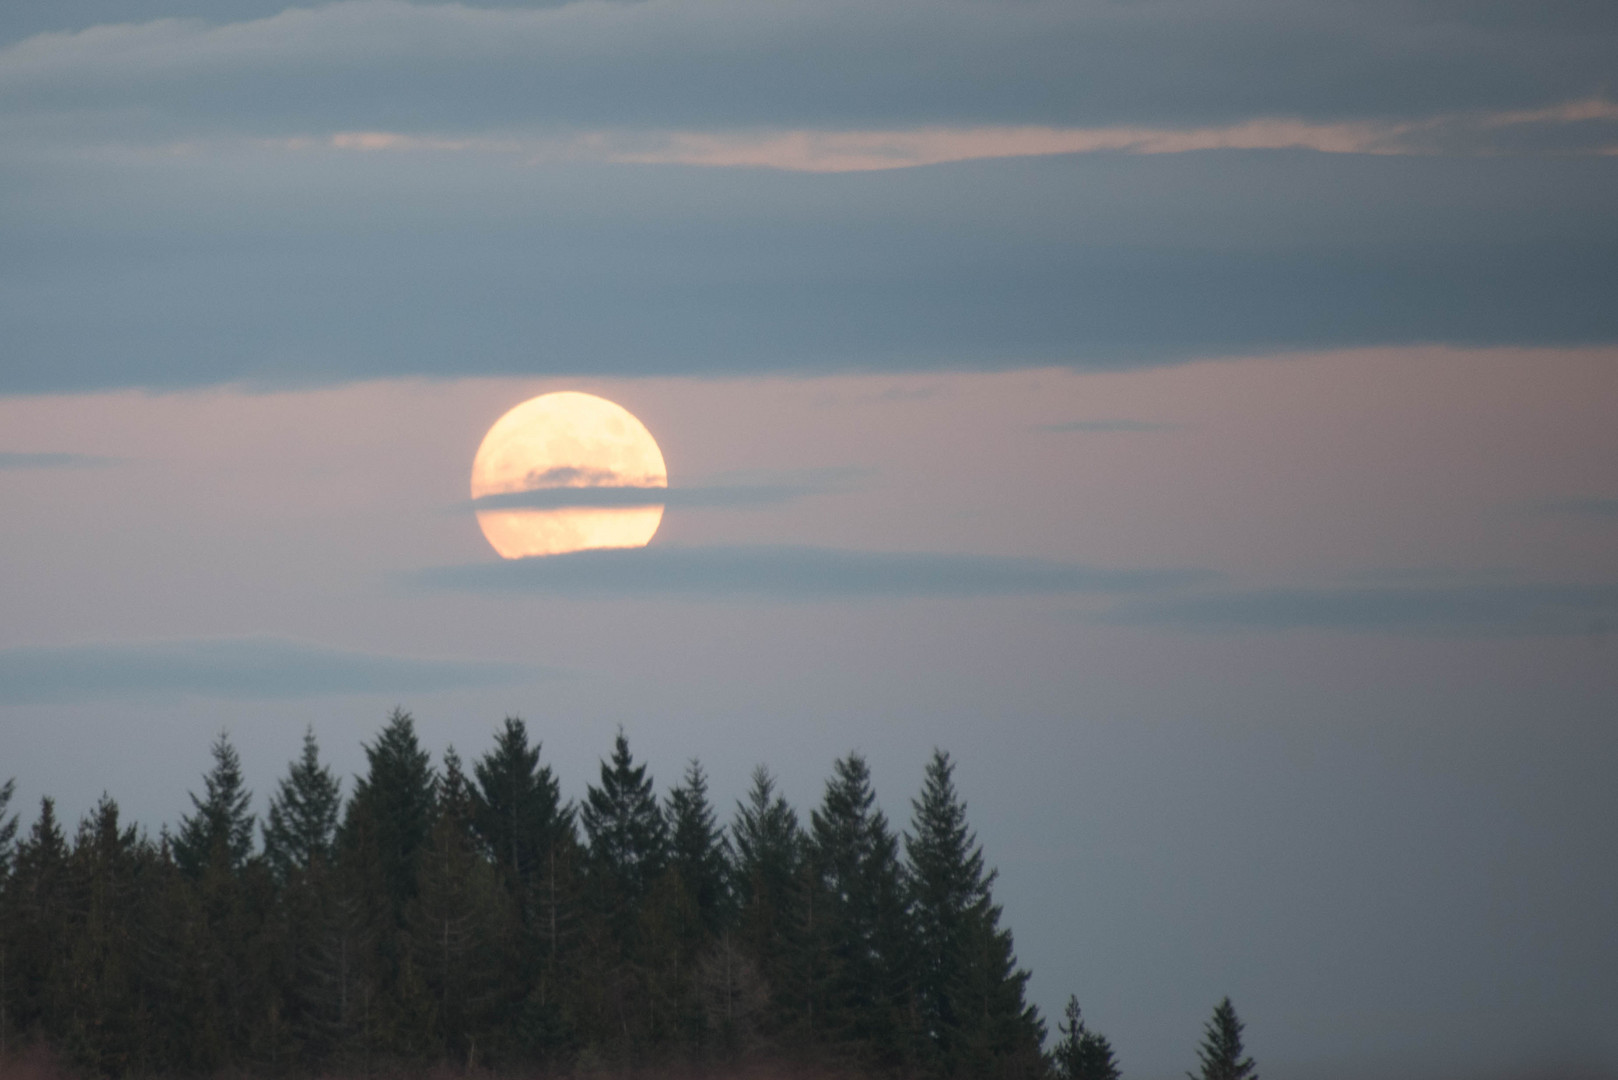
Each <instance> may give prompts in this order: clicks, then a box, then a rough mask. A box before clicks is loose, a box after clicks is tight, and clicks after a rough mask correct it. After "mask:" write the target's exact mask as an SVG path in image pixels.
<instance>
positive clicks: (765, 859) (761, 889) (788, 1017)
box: [730, 765, 810, 1028]
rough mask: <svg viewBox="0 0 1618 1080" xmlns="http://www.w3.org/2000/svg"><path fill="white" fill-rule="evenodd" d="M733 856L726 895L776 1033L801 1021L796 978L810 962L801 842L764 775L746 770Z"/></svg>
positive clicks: (794, 819) (801, 987) (803, 1002)
mask: <svg viewBox="0 0 1618 1080" xmlns="http://www.w3.org/2000/svg"><path fill="white" fill-rule="evenodd" d="M730 831H731V836H732V837H733V838H734V840H735V846H736V855H735V864H734V867H733V871H732V873H733V877H732V892H733V894H734V896H735V902H736V907H737V911H736V933H737V935H738V937H739V938H740V942H741V949H742V953H743V955H744V956H746V957H748V958H749V959H750V960H751V963H752V965H753V966H755V967H756V970H757V973H758V975H759V976H760V977H761V978H762V980H763V985H764V987H765V989H766V991H767V993H768V994H769V997H770V999H771V1005H772V1006H773V1008H772V1009H771V1012H770V1015H771V1018H772V1019H773V1020H774V1021H775V1026H776V1027H777V1028H781V1027H791V1026H794V1025H795V1024H796V1023H797V1022H798V1021H800V1020H807V1012H808V1010H807V1001H808V997H807V991H808V987H807V986H806V985H805V982H806V980H805V978H804V977H803V976H804V975H805V974H806V972H805V970H804V969H805V967H806V966H807V965H804V964H801V963H797V962H795V961H804V960H808V959H810V957H809V956H808V951H807V950H806V949H804V948H802V947H801V945H802V943H803V934H802V933H801V929H802V926H803V907H804V900H805V889H804V888H803V885H804V876H803V854H804V845H805V839H804V835H803V830H802V829H800V828H799V826H798V815H797V813H796V812H795V811H794V810H793V809H792V807H791V806H790V805H788V803H787V801H786V799H785V798H783V797H782V796H781V795H780V794H779V793H777V791H776V789H775V780H774V778H773V777H771V776H770V773H769V770H768V769H766V768H765V767H764V766H762V765H760V766H758V767H757V768H756V769H754V770H753V786H752V787H751V788H750V789H749V790H748V792H747V799H746V801H744V802H738V803H737V804H736V818H735V822H734V824H733V825H732V826H731V830H730Z"/></svg>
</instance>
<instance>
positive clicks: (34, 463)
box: [0, 451, 115, 470]
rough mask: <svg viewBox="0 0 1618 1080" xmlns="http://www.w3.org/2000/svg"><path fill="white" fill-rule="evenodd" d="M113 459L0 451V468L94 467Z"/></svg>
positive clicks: (107, 463) (80, 455)
mask: <svg viewBox="0 0 1618 1080" xmlns="http://www.w3.org/2000/svg"><path fill="white" fill-rule="evenodd" d="M114 460H115V459H113V458H108V457H97V456H96V455H94V454H64V453H37V454H36V453H21V452H17V451H0V470H10V469H95V468H100V467H102V466H104V465H111V464H112V463H113V461H114Z"/></svg>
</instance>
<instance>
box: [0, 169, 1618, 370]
mask: <svg viewBox="0 0 1618 1080" xmlns="http://www.w3.org/2000/svg"><path fill="white" fill-rule="evenodd" d="M0 177H3V178H5V179H6V182H7V184H8V186H9V190H10V191H11V192H12V195H13V197H10V198H8V199H7V200H6V201H5V203H4V208H3V209H0V247H3V248H4V249H5V250H6V251H7V252H8V258H7V259H6V260H5V261H4V263H3V264H0V287H3V288H0V325H4V327H5V328H6V332H7V347H6V348H7V355H6V360H5V363H4V364H3V365H0V393H40V392H58V391H65V392H78V391H88V390H99V389H109V388H117V387H130V386H136V387H147V388H158V389H161V388H182V387H190V386H200V385H213V384H220V383H229V382H245V383H249V384H262V385H271V386H280V385H301V384H310V383H329V382H341V381H345V380H352V379H365V378H387V377H394V376H411V375H426V376H434V377H460V376H473V375H567V374H594V375H692V374H697V375H750V374H768V373H798V374H826V373H834V372H849V371H923V370H940V369H950V370H994V369H1006V368H1016V367H1026V366H1030V365H1040V364H1057V365H1071V366H1075V367H1080V368H1121V367H1129V366H1135V365H1142V364H1157V363H1168V362H1175V361H1179V360H1185V359H1189V358H1198V357H1205V356H1219V355H1233V354H1244V353H1252V352H1274V351H1283V350H1291V349H1315V348H1331V347H1339V346H1356V345H1376V344H1411V343H1430V342H1447V343H1453V344H1458V345H1470V346H1487V345H1563V346H1567V345H1580V344H1591V343H1607V342H1612V341H1618V305H1615V304H1612V303H1611V302H1610V296H1609V295H1608V293H1609V292H1610V289H1609V287H1608V283H1610V282H1611V281H1613V280H1618V158H1608V159H1602V160H1595V159H1576V160H1574V159H1570V160H1556V161H1530V160H1519V159H1489V160H1485V161H1462V160H1455V159H1444V158H1414V157H1380V158H1379V157H1364V156H1353V155H1323V154H1316V153H1312V152H1306V151H1274V152H1235V151H1228V152H1227V151H1221V152H1210V153H1198V154H1174V155H1155V156H1134V155H1076V156H1070V157H1061V158H1044V159H1015V160H1001V161H979V162H966V163H960V164H955V165H946V166H936V167H928V168H917V169H904V170H896V171H892V172H883V173H862V174H853V175H839V176H819V175H804V174H782V173H774V172H765V171H756V170H715V169H690V168H684V167H675V166H647V167H625V166H595V167H587V166H582V165H581V166H574V167H567V168H561V167H558V168H533V169H528V168H522V167H519V166H517V165H507V166H501V167H493V166H489V165H487V163H485V164H484V165H481V166H474V165H473V164H471V163H466V162H459V161H456V160H449V159H437V158H428V159H414V158H409V157H408V156H406V158H400V157H398V156H396V155H361V156H350V157H348V158H345V160H344V161H342V162H335V163H334V162H329V161H326V162H313V161H297V160H294V161H291V162H289V161H286V160H282V159H281V158H273V159H264V160H262V161H261V160H259V159H258V158H254V157H252V156H251V155H250V156H249V158H248V159H247V160H244V161H237V162H212V163H209V162H201V163H189V164H186V163H177V162H176V161H169V160H144V159H143V160H140V161H135V162H123V163H100V164H94V163H91V164H83V163H81V164H78V165H75V166H74V167H73V168H71V169H66V170H65V171H64V167H61V166H58V165H54V164H50V163H39V162H31V163H19V162H15V161H13V162H12V163H11V164H10V165H9V166H8V165H7V164H6V163H5V161H4V155H3V154H0ZM360 192H363V197H361V195H360V194H359V193H360ZM361 204H363V206H364V213H363V214H360V213H358V212H357V207H358V206H360V205H361Z"/></svg>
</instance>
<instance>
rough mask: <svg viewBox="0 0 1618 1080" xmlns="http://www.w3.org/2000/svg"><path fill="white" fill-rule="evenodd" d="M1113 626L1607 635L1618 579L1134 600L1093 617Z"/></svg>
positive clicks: (1616, 612)
mask: <svg viewBox="0 0 1618 1080" xmlns="http://www.w3.org/2000/svg"><path fill="white" fill-rule="evenodd" d="M1086 618H1090V619H1093V620H1094V621H1099V622H1102V623H1106V624H1111V625H1122V626H1159V627H1167V628H1173V629H1189V630H1206V631H1227V632H1234V631H1247V632H1278V631H1289V630H1340V631H1349V632H1355V633H1390V634H1408V635H1429V636H1462V637H1466V636H1502V637H1525V636H1546V635H1549V636H1567V635H1590V634H1594V635H1596V636H1602V635H1605V634H1606V633H1607V632H1609V631H1610V630H1611V629H1613V628H1614V627H1615V626H1618V585H1614V584H1605V583H1596V584H1577V583H1544V584H1531V583H1522V584H1514V583H1503V584H1490V583H1478V584H1468V585H1447V586H1440V585H1432V586H1406V587H1401V586H1363V587H1345V588H1272V589H1252V590H1242V591H1232V592H1221V593H1209V594H1201V595H1190V596H1167V597H1150V598H1141V599H1138V600H1136V599H1132V600H1129V601H1125V602H1122V603H1120V604H1117V605H1115V606H1114V607H1112V608H1110V609H1109V610H1107V611H1105V612H1101V613H1099V614H1096V615H1093V616H1086Z"/></svg>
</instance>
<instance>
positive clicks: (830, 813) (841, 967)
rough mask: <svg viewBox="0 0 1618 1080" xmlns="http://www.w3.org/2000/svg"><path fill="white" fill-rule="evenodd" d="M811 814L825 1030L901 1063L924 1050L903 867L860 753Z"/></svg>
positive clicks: (815, 1002)
mask: <svg viewBox="0 0 1618 1080" xmlns="http://www.w3.org/2000/svg"><path fill="white" fill-rule="evenodd" d="M809 822H810V837H811V839H810V855H811V859H812V865H813V867H814V870H815V878H816V880H815V886H814V887H815V894H814V897H813V898H812V899H813V902H814V903H816V905H817V907H818V909H819V910H818V911H817V912H816V913H815V923H814V929H813V933H812V940H813V941H814V942H815V951H816V953H817V955H818V956H819V957H820V958H821V961H822V964H821V966H820V969H819V971H817V972H816V973H815V976H814V987H813V989H812V991H811V993H812V998H811V1002H810V1007H811V1008H813V1009H814V1011H815V1013H816V1014H818V1015H817V1018H816V1020H815V1025H816V1028H817V1036H818V1037H820V1038H822V1039H824V1041H825V1042H826V1043H827V1044H828V1047H829V1049H830V1050H831V1051H832V1052H833V1054H834V1055H836V1056H840V1057H848V1058H864V1059H866V1060H867V1061H868V1063H870V1064H873V1065H876V1066H877V1067H880V1068H884V1069H903V1068H905V1067H907V1065H908V1064H909V1063H910V1062H911V1060H912V1058H913V1057H914V1054H915V1051H916V1049H917V1048H916V1046H915V1045H914V1036H915V1034H916V1031H915V1024H914V1009H913V1000H912V995H913V993H914V979H913V974H914V972H913V970H912V962H913V959H914V949H913V948H912V941H911V938H910V927H909V925H908V920H907V918H906V915H907V913H906V910H905V884H904V872H903V869H902V867H901V866H900V864H899V857H898V852H899V842H898V839H897V837H895V836H894V833H893V830H892V829H891V828H890V827H889V826H888V819H887V816H886V815H885V814H883V813H882V811H881V809H880V808H879V807H877V805H876V793H875V792H874V791H873V790H872V788H871V773H870V769H869V768H868V767H867V766H866V764H865V759H864V758H863V757H862V756H860V755H859V754H850V755H848V756H847V757H845V758H842V759H841V760H839V761H837V762H836V763H835V764H834V766H833V774H832V777H831V779H830V780H828V781H827V782H826V791H825V795H824V796H823V798H822V800H821V804H820V807H819V809H817V810H814V811H811V813H810V816H809Z"/></svg>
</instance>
